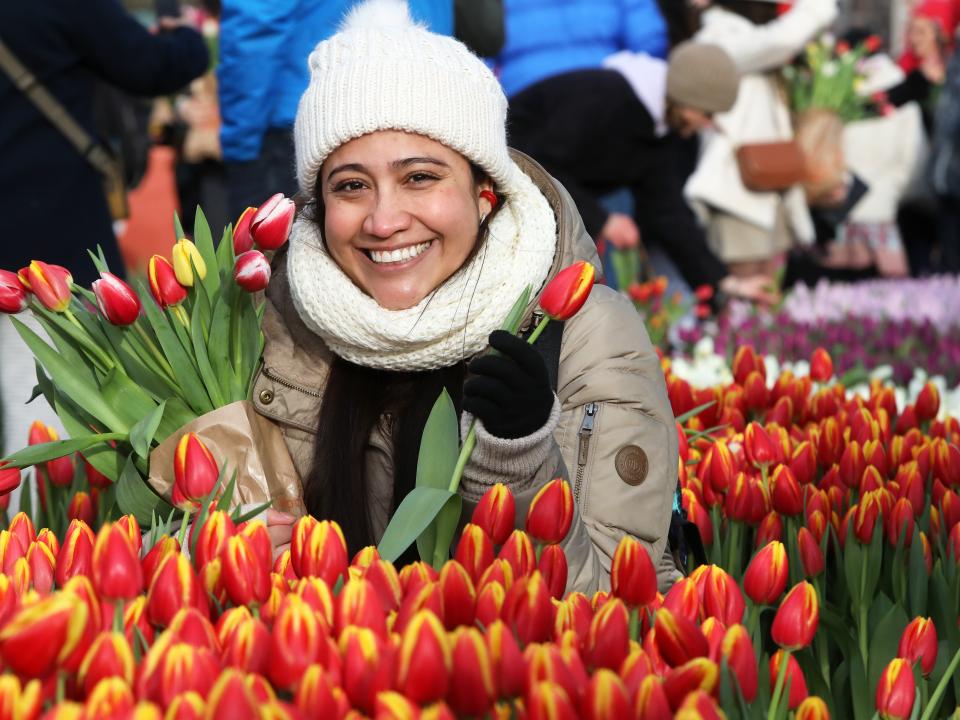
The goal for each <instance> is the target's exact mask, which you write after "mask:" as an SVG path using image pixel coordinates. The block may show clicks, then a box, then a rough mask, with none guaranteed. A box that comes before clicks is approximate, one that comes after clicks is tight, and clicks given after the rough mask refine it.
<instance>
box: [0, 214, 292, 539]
mask: <svg viewBox="0 0 960 720" xmlns="http://www.w3.org/2000/svg"><path fill="white" fill-rule="evenodd" d="M293 216H294V205H293V201H292V200H289V199H287V198H284V197H283V196H282V195H275V196H273V197H272V198H270V199H269V200H268V201H267V202H266V203H264V205H263V206H261V207H260V208H259V209H257V208H248V209H247V211H245V212H244V214H243V215H242V216H241V217H240V219H239V221H238V223H237V226H236V228H231V227H227V228H226V229H225V230H224V233H223V236H222V239H221V241H220V243H219V246H218V247H215V246H214V243H213V238H212V235H211V232H210V228H209V227H208V225H207V222H206V220H205V218H204V216H203V213H202V212H201V211H199V209H198V212H197V219H196V225H195V227H194V232H193V238H194V241H193V242H192V241H190V240H188V239H186V237H185V234H184V232H183V229H182V228H181V227H180V223H179V221H178V220H175V230H176V236H177V238H178V240H177V242H176V243H175V244H174V245H173V247H172V249H171V259H167V258H165V257H162V256H160V255H155V256H153V257H152V258H151V259H150V262H149V266H148V283H147V285H146V286H143V285H140V286H139V287H138V288H137V289H136V290H135V289H134V288H132V287H131V286H130V285H128V284H127V283H126V282H124V281H123V280H121V279H120V278H119V277H117V276H116V275H114V274H112V273H111V272H110V270H109V268H107V267H106V265H105V263H104V261H103V259H102V257H98V256H96V255H92V257H93V262H94V263H95V265H96V267H97V269H98V270H99V271H100V279H99V280H97V281H95V282H94V283H93V285H92V287H90V288H84V287H79V286H78V285H76V284H74V283H73V280H72V276H71V274H70V272H69V270H67V269H65V268H63V267H60V266H56V265H50V264H48V263H45V262H43V261H39V260H37V261H34V262H32V263H31V264H30V265H29V267H26V268H23V269H22V270H20V271H19V272H18V273H14V272H11V271H6V270H0V311H3V312H6V313H17V312H20V311H23V310H27V309H29V310H30V311H31V312H32V314H33V316H34V318H35V319H36V320H37V321H38V322H39V324H40V326H41V327H42V328H43V330H44V331H45V333H46V335H47V338H48V340H44V339H43V338H42V337H41V336H40V335H38V334H37V333H35V332H34V331H33V330H31V329H30V327H28V326H27V325H25V324H24V323H21V322H19V321H18V320H17V319H16V318H13V323H14V326H15V327H16V329H17V331H18V332H19V334H20V336H21V337H22V338H23V340H24V342H25V343H26V344H27V346H28V347H29V348H30V350H31V351H32V352H33V354H34V356H35V357H36V360H37V376H38V385H37V388H36V390H35V395H41V394H42V395H43V396H44V397H45V398H46V400H47V401H48V402H49V404H50V406H51V407H52V408H53V409H54V410H55V411H56V413H57V415H58V416H59V418H60V420H61V421H62V422H63V425H64V427H65V428H66V431H67V433H68V434H69V436H70V437H69V439H64V440H60V439H57V438H56V436H55V435H52V434H49V433H48V436H47V438H46V439H47V440H48V441H47V442H39V443H37V442H34V437H33V434H32V433H31V443H32V444H31V446H30V447H28V448H26V449H24V450H22V451H20V452H17V453H15V454H13V455H12V456H10V457H8V458H6V459H4V460H3V461H0V467H2V468H4V470H3V471H4V472H6V473H8V474H11V477H12V473H11V469H15V468H23V467H27V466H31V465H38V464H39V465H43V467H44V470H43V472H41V473H39V477H38V480H39V483H40V487H41V502H42V503H44V504H45V505H47V504H49V505H50V506H52V507H53V508H55V509H56V511H55V512H52V513H50V515H49V516H48V517H49V518H50V520H51V526H52V527H51V529H53V530H55V531H56V532H62V530H63V529H64V528H63V527H59V525H58V518H64V517H66V513H65V512H63V511H64V510H65V508H66V507H67V505H68V504H69V503H70V502H72V501H73V497H75V495H74V494H72V493H70V492H68V490H69V489H70V486H71V484H72V480H73V478H72V476H70V473H69V472H60V473H57V472H55V471H53V470H52V466H53V465H54V464H55V463H56V461H57V459H58V458H64V457H67V458H69V457H71V456H73V454H74V453H77V452H80V453H82V455H83V458H84V462H85V463H86V464H87V465H88V466H89V467H91V468H92V469H93V470H94V471H95V472H96V473H99V476H103V477H106V478H107V479H108V480H109V481H111V483H110V484H109V486H108V487H106V488H101V490H102V492H101V498H100V499H101V504H103V505H105V506H106V507H107V508H110V507H112V506H113V505H114V503H115V504H116V505H117V506H118V507H119V509H120V511H121V512H122V513H125V514H128V513H129V514H133V515H134V516H135V517H136V518H137V520H138V521H139V522H140V523H141V524H143V525H145V526H149V525H150V523H151V522H152V520H153V518H154V516H155V515H164V516H166V514H167V513H169V512H171V511H172V508H171V507H170V505H169V504H167V503H166V502H164V501H163V500H162V499H161V498H160V497H159V496H158V495H157V494H156V493H154V492H153V491H152V490H151V489H150V488H149V487H148V485H147V484H146V483H145V482H144V479H143V478H144V477H145V476H146V474H147V471H148V460H149V457H150V452H151V449H152V448H154V447H155V446H156V445H157V444H158V443H159V442H160V441H162V440H164V439H165V438H167V437H170V436H171V435H173V434H174V433H175V432H176V431H177V429H178V428H180V427H182V426H183V425H185V424H187V423H189V422H191V421H192V420H194V419H196V418H197V417H198V416H200V415H203V414H204V413H207V412H210V411H211V410H214V409H216V408H219V407H223V406H226V405H229V404H231V403H234V402H237V401H242V400H245V399H246V398H247V397H248V395H249V391H250V386H251V383H252V381H253V378H254V375H255V373H256V370H257V367H258V364H259V361H260V354H261V350H262V346H263V337H262V333H261V331H260V319H261V315H262V312H263V305H262V303H261V302H259V301H258V299H257V298H256V296H255V293H257V292H259V291H261V290H263V289H264V288H265V287H266V286H267V283H268V281H269V279H270V264H269V262H268V260H267V258H266V256H265V255H264V254H263V252H261V251H265V252H269V251H272V250H276V249H277V248H279V247H280V246H281V245H282V244H283V243H285V242H286V240H287V236H288V234H289V231H290V227H291V225H292V222H293ZM254 244H256V246H257V248H259V249H254ZM67 462H68V464H69V461H67ZM73 489H74V491H76V490H77V489H78V488H76V487H75V488H73ZM181 499H182V498H181ZM174 501H175V502H176V501H177V498H174ZM106 514H109V511H107V513H106ZM63 524H65V523H63Z"/></svg>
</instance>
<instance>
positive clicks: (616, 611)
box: [584, 598, 630, 670]
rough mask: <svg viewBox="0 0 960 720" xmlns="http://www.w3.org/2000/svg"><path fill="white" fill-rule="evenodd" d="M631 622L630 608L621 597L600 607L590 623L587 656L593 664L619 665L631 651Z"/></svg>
mask: <svg viewBox="0 0 960 720" xmlns="http://www.w3.org/2000/svg"><path fill="white" fill-rule="evenodd" d="M629 622H630V615H629V611H628V610H627V608H626V606H625V605H624V604H623V602H622V601H620V600H619V599H617V598H613V599H612V600H610V602H608V603H606V604H605V605H604V606H603V607H602V608H600V609H599V610H598V611H597V614H596V615H594V616H593V620H592V621H591V623H590V630H589V631H588V633H587V638H586V645H585V648H584V650H585V652H584V660H585V661H587V662H588V663H589V664H590V665H591V666H593V667H603V668H610V669H611V670H616V669H618V668H619V667H620V665H621V664H622V663H623V661H624V660H626V658H627V655H628V654H629V653H630V633H629V629H628V627H629Z"/></svg>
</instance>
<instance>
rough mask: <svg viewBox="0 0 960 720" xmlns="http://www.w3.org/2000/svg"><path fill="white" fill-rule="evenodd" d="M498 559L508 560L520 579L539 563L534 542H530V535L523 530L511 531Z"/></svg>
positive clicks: (515, 574)
mask: <svg viewBox="0 0 960 720" xmlns="http://www.w3.org/2000/svg"><path fill="white" fill-rule="evenodd" d="M497 559H498V560H506V561H507V562H508V563H509V564H510V567H511V569H512V570H513V574H514V576H515V577H516V578H518V579H519V578H521V577H523V576H524V575H528V574H530V572H531V571H532V570H533V569H534V568H535V567H536V565H537V555H536V552H535V551H534V549H533V543H532V542H530V536H529V535H527V534H526V533H525V532H523V530H514V531H513V532H512V533H510V537H508V538H507V542H506V543H504V545H503V547H501V548H500V553H499V554H498V555H497ZM508 589H509V588H508Z"/></svg>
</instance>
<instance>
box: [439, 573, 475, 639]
mask: <svg viewBox="0 0 960 720" xmlns="http://www.w3.org/2000/svg"><path fill="white" fill-rule="evenodd" d="M437 587H438V589H439V591H440V600H441V604H442V607H443V615H442V616H441V617H442V618H443V624H444V626H446V628H447V629H448V630H453V629H454V628H456V627H459V626H461V625H464V626H470V625H473V624H474V622H475V620H476V611H477V593H476V590H475V589H474V587H473V582H472V581H471V580H470V575H469V573H467V571H466V569H465V568H464V567H463V565H461V564H460V563H458V562H457V561H456V560H448V561H447V562H446V563H444V565H443V567H442V568H440V577H439V578H438V580H437Z"/></svg>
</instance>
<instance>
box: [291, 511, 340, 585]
mask: <svg viewBox="0 0 960 720" xmlns="http://www.w3.org/2000/svg"><path fill="white" fill-rule="evenodd" d="M300 522H301V521H299V520H298V521H297V524H295V525H294V539H296V537H297V530H296V528H297V525H298V524H299V523H300ZM305 540H306V543H305V544H304V545H302V546H301V548H302V549H300V550H299V552H297V553H295V552H294V547H293V543H292V542H291V545H290V554H291V559H292V560H293V569H294V570H296V571H297V575H299V576H300V577H308V576H316V577H319V578H322V579H323V580H324V582H326V583H327V585H330V586H331V587H332V586H333V585H335V584H336V582H337V578H338V577H340V576H341V575H345V574H346V572H347V567H348V564H349V557H348V555H347V541H346V539H345V538H344V536H343V531H342V530H341V529H340V526H339V525H337V523H335V522H332V521H330V520H322V521H320V522H318V523H316V524H315V525H313V526H312V527H311V529H310V535H309V536H308V537H307V538H305Z"/></svg>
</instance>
